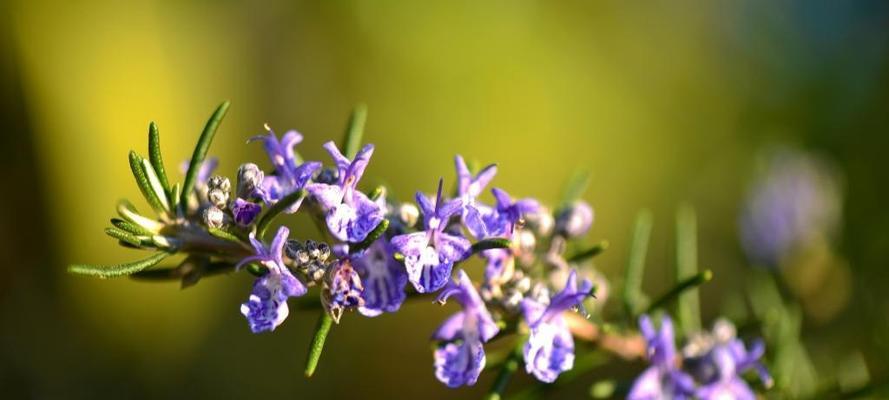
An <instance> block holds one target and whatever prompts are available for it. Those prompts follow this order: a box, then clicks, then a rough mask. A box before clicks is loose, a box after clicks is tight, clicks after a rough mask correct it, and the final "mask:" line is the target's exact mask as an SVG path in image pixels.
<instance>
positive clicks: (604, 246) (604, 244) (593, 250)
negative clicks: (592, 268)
mask: <svg viewBox="0 0 889 400" xmlns="http://www.w3.org/2000/svg"><path fill="white" fill-rule="evenodd" d="M608 245H609V244H608V241H607V240H603V241H601V242H599V243H596V244H595V245H593V246H592V247H590V248H588V249H586V250H584V251H581V252H580V253H577V254H575V255H573V256H571V257H568V260H567V261H568V262H569V263H577V262H581V261H583V260H586V259H588V258H593V257H595V256H598V255H599V254H602V253H603V252H604V251H605V250H608Z"/></svg>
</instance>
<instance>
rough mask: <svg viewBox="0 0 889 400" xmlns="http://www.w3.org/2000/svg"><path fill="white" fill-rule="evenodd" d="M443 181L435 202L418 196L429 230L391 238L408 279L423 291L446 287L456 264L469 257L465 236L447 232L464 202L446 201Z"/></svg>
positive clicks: (424, 220) (420, 194) (469, 245)
mask: <svg viewBox="0 0 889 400" xmlns="http://www.w3.org/2000/svg"><path fill="white" fill-rule="evenodd" d="M442 184H443V182H442V181H441V180H439V182H438V195H437V196H436V199H435V204H432V203H430V202H429V199H427V198H426V196H425V195H424V194H423V193H420V192H418V193H417V195H416V198H417V204H418V205H419V206H420V212H421V213H422V214H423V222H424V223H425V228H426V229H425V230H424V231H420V232H414V233H408V234H405V235H398V236H395V237H394V238H392V246H393V247H394V248H395V250H396V251H398V252H399V253H401V254H403V255H404V266H405V268H406V269H407V274H408V279H409V280H410V282H411V283H412V284H413V285H414V288H416V289H417V291H418V292H420V293H427V292H434V291H436V290H438V289H440V288H441V287H442V286H444V285H445V283H447V281H448V278H449V277H450V276H451V269H452V268H453V267H454V263H455V262H457V261H460V260H463V259H464V258H466V255H467V254H469V249H470V247H471V246H472V245H471V244H470V243H469V241H468V240H466V238H463V237H461V236H457V235H452V234H450V233H445V228H447V225H448V220H449V219H450V218H451V216H453V215H454V214H456V213H457V212H459V211H460V209H461V207H462V205H463V203H462V201H461V200H460V199H455V200H450V201H444V200H443V199H442V194H441V191H442Z"/></svg>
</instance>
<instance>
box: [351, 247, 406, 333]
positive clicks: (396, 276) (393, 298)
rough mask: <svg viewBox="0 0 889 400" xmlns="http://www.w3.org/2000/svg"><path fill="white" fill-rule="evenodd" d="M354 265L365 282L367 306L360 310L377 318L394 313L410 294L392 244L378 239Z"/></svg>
mask: <svg viewBox="0 0 889 400" xmlns="http://www.w3.org/2000/svg"><path fill="white" fill-rule="evenodd" d="M352 266H353V267H355V270H356V271H358V274H359V275H360V276H361V281H362V282H364V294H363V298H364V306H362V307H359V308H358V312H360V313H361V314H362V315H365V316H367V317H375V316H377V315H380V314H382V313H383V312H395V311H398V308H399V307H401V303H403V302H404V299H405V297H407V295H406V294H405V293H404V286H405V285H407V272H405V270H404V267H403V266H402V265H401V264H400V263H399V262H398V261H396V260H395V258H394V257H393V250H392V249H391V248H390V246H389V243H388V242H387V241H386V240H385V239H383V238H381V239H377V241H375V242H374V243H373V244H372V245H370V247H369V248H368V249H367V251H365V252H364V254H362V255H361V256H359V257H356V258H355V259H353V261H352Z"/></svg>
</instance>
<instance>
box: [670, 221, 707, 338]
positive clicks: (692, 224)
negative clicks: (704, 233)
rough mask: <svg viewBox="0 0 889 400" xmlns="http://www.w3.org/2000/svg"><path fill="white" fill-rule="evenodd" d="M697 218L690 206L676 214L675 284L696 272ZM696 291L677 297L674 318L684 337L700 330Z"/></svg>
mask: <svg viewBox="0 0 889 400" xmlns="http://www.w3.org/2000/svg"><path fill="white" fill-rule="evenodd" d="M697 235H698V232H697V218H696V217H695V210H694V209H693V208H691V206H689V205H686V204H683V205H681V206H680V207H679V210H678V211H677V212H676V282H682V281H683V280H685V279H688V278H690V277H692V276H694V275H695V274H696V273H697V272H698V245H697V240H698V239H697ZM699 301H700V300H699V297H698V290H697V289H689V290H688V291H686V292H685V293H682V294H680V295H679V299H678V300H677V302H676V317H677V319H678V320H679V326H680V327H681V328H682V331H683V332H685V335H686V336H687V335H690V334H692V333H693V332H699V331H700V330H701V307H700V302H699Z"/></svg>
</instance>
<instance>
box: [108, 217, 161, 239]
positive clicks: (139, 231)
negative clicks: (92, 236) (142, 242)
mask: <svg viewBox="0 0 889 400" xmlns="http://www.w3.org/2000/svg"><path fill="white" fill-rule="evenodd" d="M111 225H114V226H115V227H117V228H119V229H123V230H125V231H127V232H129V233H132V234H133V235H136V236H152V235H154V233H153V232H151V231H149V230H148V229H145V228H143V227H141V226H139V225H137V224H134V223H132V222H130V221H127V220H123V219H120V218H112V219H111Z"/></svg>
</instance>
